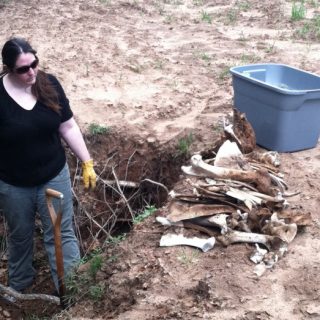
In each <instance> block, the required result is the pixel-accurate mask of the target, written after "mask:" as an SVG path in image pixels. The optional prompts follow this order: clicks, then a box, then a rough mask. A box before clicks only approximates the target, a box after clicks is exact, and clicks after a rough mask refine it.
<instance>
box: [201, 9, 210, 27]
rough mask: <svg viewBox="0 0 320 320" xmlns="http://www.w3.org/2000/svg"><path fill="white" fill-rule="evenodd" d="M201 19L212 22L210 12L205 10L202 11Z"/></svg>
mask: <svg viewBox="0 0 320 320" xmlns="http://www.w3.org/2000/svg"><path fill="white" fill-rule="evenodd" d="M201 20H202V21H205V22H207V23H210V24H211V23H212V17H211V16H210V14H209V13H208V12H206V11H204V10H202V11H201Z"/></svg>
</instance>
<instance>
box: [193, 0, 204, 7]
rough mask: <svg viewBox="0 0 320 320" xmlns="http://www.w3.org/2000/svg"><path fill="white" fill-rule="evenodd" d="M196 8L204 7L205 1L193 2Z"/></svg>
mask: <svg viewBox="0 0 320 320" xmlns="http://www.w3.org/2000/svg"><path fill="white" fill-rule="evenodd" d="M192 3H193V5H194V6H202V5H203V4H204V0H192Z"/></svg>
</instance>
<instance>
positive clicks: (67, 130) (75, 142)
mask: <svg viewBox="0 0 320 320" xmlns="http://www.w3.org/2000/svg"><path fill="white" fill-rule="evenodd" d="M59 133H60V135H61V137H62V138H63V140H64V141H65V142H66V143H67V144H68V146H69V147H70V148H71V150H72V151H73V152H74V153H75V155H76V156H77V157H78V158H79V159H80V160H81V161H82V162H85V161H88V160H90V159H91V157H90V154H89V151H88V148H87V146H86V144H85V142H84V139H83V136H82V133H81V131H80V128H79V126H78V124H77V123H76V121H75V120H74V118H73V117H72V118H71V119H69V120H67V121H65V122H63V123H61V125H60V128H59Z"/></svg>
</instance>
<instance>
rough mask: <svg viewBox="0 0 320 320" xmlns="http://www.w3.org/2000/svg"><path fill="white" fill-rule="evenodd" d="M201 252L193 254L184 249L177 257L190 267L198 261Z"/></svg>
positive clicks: (194, 251)
mask: <svg viewBox="0 0 320 320" xmlns="http://www.w3.org/2000/svg"><path fill="white" fill-rule="evenodd" d="M198 257H199V251H197V250H192V251H191V253H190V252H189V253H188V252H187V250H185V249H182V250H181V251H180V253H179V255H178V257H177V259H178V260H179V261H180V262H181V263H182V264H183V265H185V266H190V265H191V264H193V263H196V262H197V261H198Z"/></svg>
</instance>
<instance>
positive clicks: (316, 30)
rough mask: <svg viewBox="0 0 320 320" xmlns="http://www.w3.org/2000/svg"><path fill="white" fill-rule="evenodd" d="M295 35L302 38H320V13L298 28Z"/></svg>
mask: <svg viewBox="0 0 320 320" xmlns="http://www.w3.org/2000/svg"><path fill="white" fill-rule="evenodd" d="M294 36H295V37H297V38H302V39H311V40H318V41H319V40H320V15H316V16H315V17H314V18H313V19H312V20H311V21H308V22H306V23H304V24H303V26H302V27H301V28H300V29H298V30H296V32H295V33H294Z"/></svg>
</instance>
